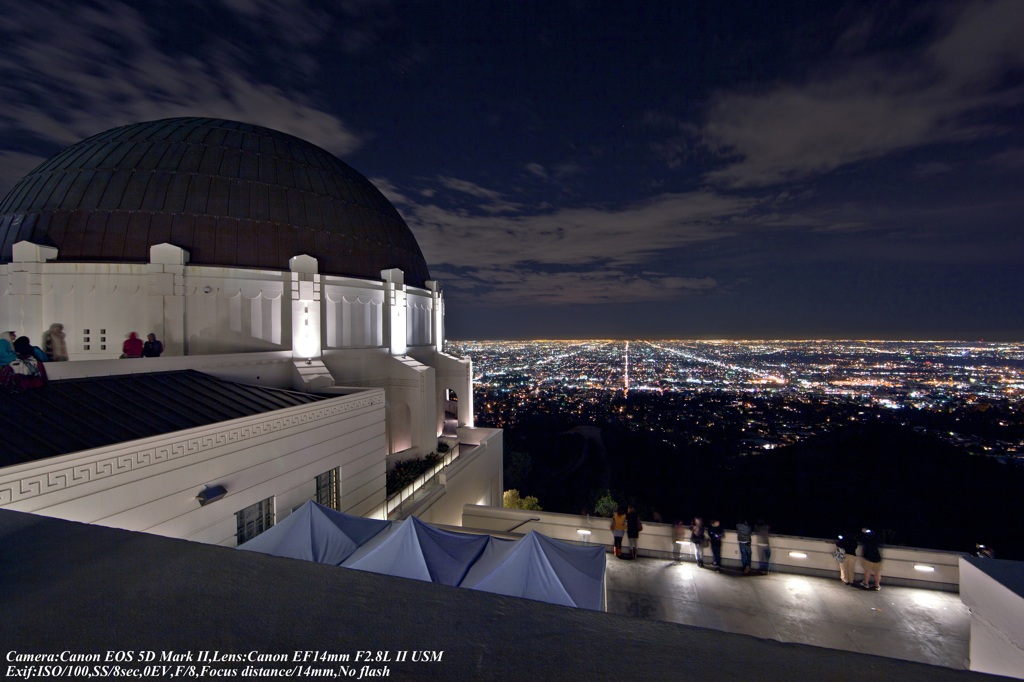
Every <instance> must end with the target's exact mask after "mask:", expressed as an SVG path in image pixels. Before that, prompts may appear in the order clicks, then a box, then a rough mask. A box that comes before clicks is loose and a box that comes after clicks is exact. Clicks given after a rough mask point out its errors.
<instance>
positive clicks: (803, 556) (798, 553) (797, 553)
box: [789, 552, 807, 559]
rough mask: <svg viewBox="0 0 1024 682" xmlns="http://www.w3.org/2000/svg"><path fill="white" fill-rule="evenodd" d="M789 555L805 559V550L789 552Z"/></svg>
mask: <svg viewBox="0 0 1024 682" xmlns="http://www.w3.org/2000/svg"><path fill="white" fill-rule="evenodd" d="M789 556H791V557H793V558H794V559H806V558H807V552H790V553H789Z"/></svg>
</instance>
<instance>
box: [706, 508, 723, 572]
mask: <svg viewBox="0 0 1024 682" xmlns="http://www.w3.org/2000/svg"><path fill="white" fill-rule="evenodd" d="M707 532H708V540H710V541H711V556H712V557H714V560H713V561H712V562H711V565H712V566H714V567H715V568H721V566H722V537H723V536H724V535H725V529H724V528H722V523H721V522H720V521H719V520H718V519H712V520H711V525H710V526H708V527H707Z"/></svg>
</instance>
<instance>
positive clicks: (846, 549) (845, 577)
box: [836, 533, 857, 585]
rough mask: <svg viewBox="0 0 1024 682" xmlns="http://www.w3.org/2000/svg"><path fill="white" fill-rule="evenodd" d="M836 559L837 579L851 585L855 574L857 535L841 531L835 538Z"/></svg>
mask: <svg viewBox="0 0 1024 682" xmlns="http://www.w3.org/2000/svg"><path fill="white" fill-rule="evenodd" d="M836 561H838V562H839V579H840V580H842V581H843V582H844V583H846V584H847V585H853V581H854V580H855V578H856V575H857V536H856V535H854V534H853V533H843V534H842V535H840V536H839V537H837V538H836Z"/></svg>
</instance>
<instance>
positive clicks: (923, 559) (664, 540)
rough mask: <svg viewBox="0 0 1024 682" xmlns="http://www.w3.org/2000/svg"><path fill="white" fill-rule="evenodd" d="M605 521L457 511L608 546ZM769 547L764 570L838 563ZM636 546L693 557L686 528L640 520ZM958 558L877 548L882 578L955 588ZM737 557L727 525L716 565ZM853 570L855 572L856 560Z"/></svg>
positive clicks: (775, 544) (778, 538)
mask: <svg viewBox="0 0 1024 682" xmlns="http://www.w3.org/2000/svg"><path fill="white" fill-rule="evenodd" d="M610 521H611V519H608V518H604V517H600V516H593V515H590V516H587V515H582V516H581V515H577V514H557V513H553V512H536V511H522V510H518V509H501V508H497V507H483V506H479V505H474V504H467V505H465V506H464V507H463V512H462V525H463V527H465V528H473V529H478V530H483V531H500V532H508V531H509V529H512V528H515V530H514V531H513V532H515V533H517V534H525V533H528V532H530V531H531V530H535V531H537V532H539V533H543V534H544V535H547V536H549V537H553V538H557V539H559V540H566V541H570V542H580V541H583V542H586V543H589V544H602V545H605V546H607V547H609V548H610V547H611V546H612V544H613V539H612V532H611V529H610V528H609V524H610ZM587 531H589V532H587ZM677 543H682V544H677ZM769 546H770V547H771V559H770V562H769V567H768V570H769V571H779V572H783V573H797V574H802V575H814V576H819V577H835V578H838V577H839V564H838V562H837V561H836V560H835V558H833V556H832V553H833V552H834V551H835V548H836V547H835V541H834V540H828V539H821V538H805V537H798V536H793V535H775V534H772V535H770V536H769ZM761 547H762V545H761V544H760V543H758V541H757V538H756V537H755V538H754V542H753V547H752V549H753V562H752V566H753V568H755V569H757V568H758V566H759V564H760V561H759V559H760V556H761V553H760V548H761ZM638 549H639V554H640V556H647V557H657V558H664V559H671V560H677V561H695V557H694V552H693V544H692V543H691V542H690V533H689V530H687V531H686V532H685V533H684V534H683V535H682V537H680V536H679V534H678V533H677V532H675V530H674V527H673V526H672V525H671V524H667V523H654V522H648V521H644V529H643V532H641V533H640V538H639V546H638ZM962 556H966V555H965V554H964V553H962V552H949V551H944V550H935V549H922V548H916V547H900V546H893V545H888V546H885V547H883V549H882V582H883V583H884V584H889V585H905V586H908V587H921V588H926V589H934V590H944V591H948V592H957V591H958V590H959V584H960V569H959V560H960V557H962ZM739 557H740V552H739V543H738V542H737V541H736V532H735V531H734V530H728V529H727V530H726V533H725V537H724V538H723V540H722V565H723V566H724V567H726V568H739V566H740V558H739ZM704 562H705V564H710V562H711V548H710V547H705V549H704ZM857 569H858V573H860V569H861V565H860V562H859V560H858V564H857Z"/></svg>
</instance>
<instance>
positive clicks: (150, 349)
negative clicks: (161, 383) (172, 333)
mask: <svg viewBox="0 0 1024 682" xmlns="http://www.w3.org/2000/svg"><path fill="white" fill-rule="evenodd" d="M163 352H164V344H163V343H161V342H160V341H159V340H158V339H157V338H156V334H150V335H149V336H147V337H146V343H144V344H142V357H144V358H158V357H160V354H161V353H163Z"/></svg>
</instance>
